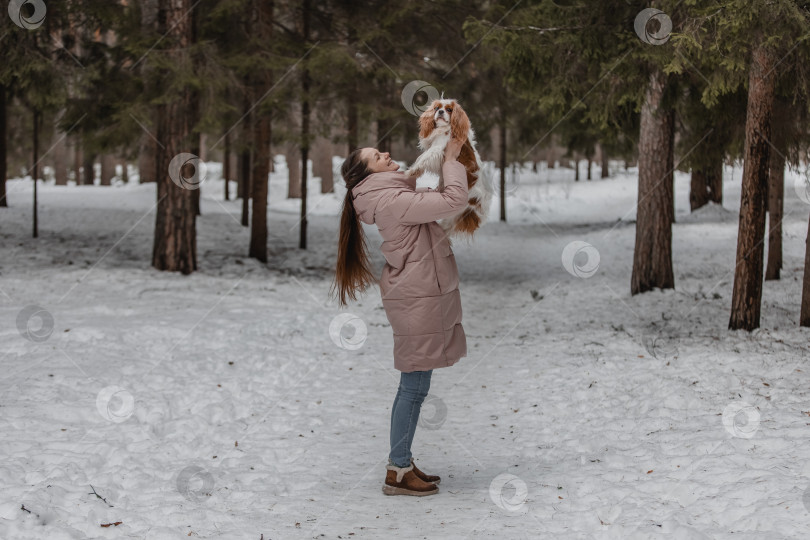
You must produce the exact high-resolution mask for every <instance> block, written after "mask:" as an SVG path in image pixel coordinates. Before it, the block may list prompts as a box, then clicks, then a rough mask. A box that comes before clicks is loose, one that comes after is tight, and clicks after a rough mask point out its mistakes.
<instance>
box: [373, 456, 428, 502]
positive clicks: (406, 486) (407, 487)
mask: <svg viewBox="0 0 810 540" xmlns="http://www.w3.org/2000/svg"><path fill="white" fill-rule="evenodd" d="M413 468H414V467H413V463H411V464H410V465H408V466H407V467H397V466H396V465H386V467H385V469H386V471H387V472H386V473H385V483H384V484H383V487H382V490H383V493H385V494H386V495H415V496H417V497H423V496H425V495H433V494H434V493H438V492H439V486H437V485H436V484H431V483H430V482H425V481H424V480H420V479H419V477H418V476H416V474H415V473H414V472H413Z"/></svg>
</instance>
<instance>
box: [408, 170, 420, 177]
mask: <svg viewBox="0 0 810 540" xmlns="http://www.w3.org/2000/svg"><path fill="white" fill-rule="evenodd" d="M405 176H407V177H408V178H413V177H414V176H419V171H418V170H417V169H408V170H406V171H405Z"/></svg>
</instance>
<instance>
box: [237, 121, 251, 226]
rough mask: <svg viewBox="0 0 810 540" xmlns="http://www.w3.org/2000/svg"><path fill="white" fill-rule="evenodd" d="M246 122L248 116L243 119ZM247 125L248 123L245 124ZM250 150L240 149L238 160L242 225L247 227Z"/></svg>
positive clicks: (248, 218)
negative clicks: (240, 179)
mask: <svg viewBox="0 0 810 540" xmlns="http://www.w3.org/2000/svg"><path fill="white" fill-rule="evenodd" d="M244 121H245V122H246V123H247V122H248V118H245V120H244ZM246 125H249V124H246ZM251 157H252V151H251V149H249V148H246V149H244V150H242V154H241V155H240V160H239V170H240V174H241V176H242V181H241V182H240V183H239V185H240V187H241V188H242V226H243V227H247V226H248V221H249V220H250V191H251V190H250V163H251V161H252V160H251Z"/></svg>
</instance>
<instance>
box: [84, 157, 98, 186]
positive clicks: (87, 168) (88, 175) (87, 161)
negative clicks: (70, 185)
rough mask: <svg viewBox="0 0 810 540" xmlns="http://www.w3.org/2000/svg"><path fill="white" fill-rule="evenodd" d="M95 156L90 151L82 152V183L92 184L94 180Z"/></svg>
mask: <svg viewBox="0 0 810 540" xmlns="http://www.w3.org/2000/svg"><path fill="white" fill-rule="evenodd" d="M95 165H96V156H95V155H93V154H91V153H90V152H88V151H86V150H85V152H84V162H83V163H82V185H84V186H92V185H94V184H95V181H96V170H95Z"/></svg>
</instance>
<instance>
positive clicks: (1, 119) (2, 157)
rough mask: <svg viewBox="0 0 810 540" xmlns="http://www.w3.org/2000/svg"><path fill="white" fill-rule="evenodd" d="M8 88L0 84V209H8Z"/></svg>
mask: <svg viewBox="0 0 810 540" xmlns="http://www.w3.org/2000/svg"><path fill="white" fill-rule="evenodd" d="M6 123H7V122H6V87H5V86H3V85H2V84H0V145H2V146H0V207H4V208H7V207H8V200H7V199H6V177H7V176H8V161H7V156H8V129H7V125H6Z"/></svg>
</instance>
